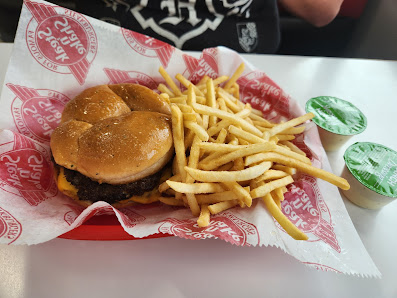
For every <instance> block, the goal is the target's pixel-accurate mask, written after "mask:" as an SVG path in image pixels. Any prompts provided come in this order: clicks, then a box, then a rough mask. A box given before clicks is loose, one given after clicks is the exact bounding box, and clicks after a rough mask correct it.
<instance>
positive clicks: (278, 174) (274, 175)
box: [254, 162, 288, 183]
mask: <svg viewBox="0 0 397 298" xmlns="http://www.w3.org/2000/svg"><path fill="white" fill-rule="evenodd" d="M268 163H270V164H271V162H268ZM269 168H270V167H269ZM286 176H288V174H287V173H286V172H283V171H278V170H267V171H266V172H264V173H263V174H262V175H260V176H259V177H257V178H255V180H254V181H255V182H256V183H259V182H261V181H266V180H275V179H280V178H284V177H286Z"/></svg>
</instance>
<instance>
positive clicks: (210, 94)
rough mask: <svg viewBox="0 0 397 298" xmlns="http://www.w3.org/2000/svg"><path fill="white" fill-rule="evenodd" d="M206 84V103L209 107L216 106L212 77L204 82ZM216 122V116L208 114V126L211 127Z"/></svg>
mask: <svg viewBox="0 0 397 298" xmlns="http://www.w3.org/2000/svg"><path fill="white" fill-rule="evenodd" d="M206 85H207V93H206V95H207V105H208V106H209V107H211V108H216V98H215V87H214V83H213V81H212V79H209V80H208V81H207V82H206ZM215 124H216V116H213V115H210V118H209V122H208V126H209V127H212V126H214V125H215Z"/></svg>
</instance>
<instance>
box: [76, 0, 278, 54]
mask: <svg viewBox="0 0 397 298" xmlns="http://www.w3.org/2000/svg"><path fill="white" fill-rule="evenodd" d="M76 4H77V7H76V10H77V11H79V12H81V13H84V14H86V15H89V16H92V17H94V18H97V19H100V20H104V21H107V22H110V23H114V24H116V25H119V26H121V27H124V28H127V29H131V30H133V31H136V32H139V33H143V34H146V35H149V36H152V37H155V38H157V39H159V40H162V41H165V42H167V43H170V44H172V45H174V46H176V47H178V48H180V49H184V50H202V49H204V48H209V47H215V46H220V45H223V46H226V47H229V48H231V49H234V50H236V51H238V52H248V53H274V52H275V51H276V50H277V48H278V45H279V42H280V30H279V19H278V9H277V1H276V0H140V1H139V0H84V1H77V3H76Z"/></svg>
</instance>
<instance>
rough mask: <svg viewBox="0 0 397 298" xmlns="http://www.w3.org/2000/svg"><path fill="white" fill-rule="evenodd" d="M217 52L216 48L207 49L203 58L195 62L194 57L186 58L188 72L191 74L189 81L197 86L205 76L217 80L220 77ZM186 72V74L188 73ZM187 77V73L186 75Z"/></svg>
mask: <svg viewBox="0 0 397 298" xmlns="http://www.w3.org/2000/svg"><path fill="white" fill-rule="evenodd" d="M217 53H218V52H217V50H216V49H215V48H210V49H205V50H204V51H203V54H202V56H201V57H200V59H198V60H197V61H194V60H193V59H195V58H193V59H192V57H190V58H189V60H188V63H187V58H186V57H184V60H185V64H186V66H187V69H186V71H188V72H189V73H190V76H189V78H188V79H189V81H191V82H192V83H193V84H197V83H198V82H199V81H200V80H201V78H202V77H203V76H205V75H207V76H209V77H211V78H213V79H214V78H216V77H218V76H219V71H218V64H217V62H216V61H217ZM186 71H185V72H186ZM184 75H185V73H184Z"/></svg>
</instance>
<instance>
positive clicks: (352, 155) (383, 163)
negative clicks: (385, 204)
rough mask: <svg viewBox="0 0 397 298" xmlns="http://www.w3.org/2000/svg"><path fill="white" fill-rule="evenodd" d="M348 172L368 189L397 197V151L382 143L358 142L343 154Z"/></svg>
mask: <svg viewBox="0 0 397 298" xmlns="http://www.w3.org/2000/svg"><path fill="white" fill-rule="evenodd" d="M343 158H344V159H345V162H346V166H347V168H348V169H349V171H350V173H352V174H353V176H354V177H355V178H356V179H357V180H358V181H360V182H361V183H362V184H363V185H364V186H366V187H368V188H369V189H371V190H373V191H375V192H377V193H379V194H381V195H384V196H387V197H392V198H397V152H396V151H394V150H392V149H390V148H388V147H385V146H383V145H379V144H375V143H368V142H358V143H355V144H353V145H351V146H350V147H349V148H347V150H346V152H345V154H344V155H343Z"/></svg>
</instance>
